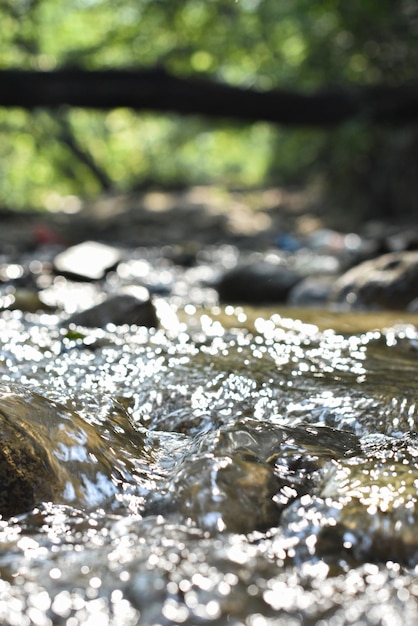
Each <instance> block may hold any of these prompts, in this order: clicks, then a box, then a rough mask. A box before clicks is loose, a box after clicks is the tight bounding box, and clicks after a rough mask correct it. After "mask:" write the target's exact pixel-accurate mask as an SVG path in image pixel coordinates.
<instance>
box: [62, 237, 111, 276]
mask: <svg viewBox="0 0 418 626" xmlns="http://www.w3.org/2000/svg"><path fill="white" fill-rule="evenodd" d="M120 260H121V255H120V251H119V250H118V249H117V248H114V247H112V246H108V245H105V244H102V243H98V242H97V241H84V242H83V243H80V244H78V245H76V246H72V247H71V248H67V249H66V250H64V252H61V253H60V254H57V256H56V257H55V259H54V269H55V271H56V272H57V273H58V274H63V275H64V276H68V277H71V278H75V279H78V280H101V279H102V278H104V277H105V275H106V273H107V272H108V271H109V270H111V269H113V268H114V267H116V265H117V264H118V263H119V261H120Z"/></svg>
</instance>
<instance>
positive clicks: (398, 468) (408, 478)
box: [320, 435, 418, 566]
mask: <svg viewBox="0 0 418 626" xmlns="http://www.w3.org/2000/svg"><path fill="white" fill-rule="evenodd" d="M417 458H418V438H417V437H416V435H412V436H411V435H406V436H404V437H402V439H393V438H390V437H387V438H386V437H383V436H382V437H378V438H377V440H376V441H373V439H372V440H371V441H370V443H368V442H367V441H366V444H365V445H364V456H362V457H352V458H349V459H344V460H339V461H334V462H333V463H332V464H330V465H329V466H328V467H327V468H326V470H325V472H324V474H323V485H322V488H321V490H320V495H321V497H322V498H325V499H328V500H327V502H328V504H327V508H328V517H329V516H330V514H331V512H333V516H334V517H333V519H332V520H330V521H331V522H332V523H331V524H330V525H326V524H325V525H324V532H322V537H321V535H320V549H322V550H324V548H325V551H326V550H327V549H328V548H327V547H326V546H327V544H328V546H332V548H331V549H332V551H335V550H336V549H337V547H336V546H337V545H338V543H340V544H341V545H340V549H341V548H344V549H345V550H346V552H347V553H348V554H351V555H352V556H354V557H355V558H356V559H359V560H361V561H363V560H364V559H367V560H371V561H383V562H386V561H390V560H392V561H395V562H400V563H403V564H406V565H409V566H416V565H417V564H418V536H417V532H416V516H417V511H418V489H417V487H418V480H417V475H416V469H415V468H416V462H417ZM330 500H332V501H333V503H334V507H332V506H330V504H329V503H330Z"/></svg>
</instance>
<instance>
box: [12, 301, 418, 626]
mask: <svg viewBox="0 0 418 626" xmlns="http://www.w3.org/2000/svg"><path fill="white" fill-rule="evenodd" d="M309 315H310V319H307V318H305V321H301V320H300V319H298V316H297V314H296V312H295V311H293V312H291V313H289V312H286V313H284V312H282V314H281V315H280V314H279V313H278V312H272V311H263V312H261V311H250V310H243V309H233V308H232V307H227V308H226V309H222V310H221V309H213V310H198V309H196V308H195V307H188V308H187V307H186V310H183V311H181V312H179V316H178V319H174V322H173V319H172V320H171V325H170V324H167V325H166V327H164V326H163V328H162V329H160V330H145V329H143V328H136V327H117V328H116V327H108V328H107V329H106V330H86V329H76V330H74V329H73V330H70V331H69V330H68V329H66V328H65V327H64V328H60V327H59V325H58V324H57V319H56V318H55V317H54V316H35V315H33V316H30V315H26V316H23V315H22V314H21V313H19V312H15V313H10V314H6V315H4V316H3V318H2V319H1V320H0V331H1V337H2V344H1V349H0V416H1V417H2V420H3V424H4V425H6V426H7V428H10V429H12V428H15V427H16V428H17V427H19V429H20V430H19V433H20V434H19V436H20V438H21V440H23V441H24V445H25V446H26V447H24V448H23V449H24V451H27V450H29V449H30V450H33V449H36V450H37V455H32V456H30V453H29V452H27V454H26V452H25V454H26V456H25V457H24V458H25V459H26V458H30V462H29V461H28V467H29V466H30V467H29V469H30V470H31V472H32V473H31V474H30V475H31V476H33V477H36V475H37V472H38V479H39V476H41V480H38V482H37V483H36V485H35V487H34V495H33V501H30V499H29V500H25V499H23V500H22V506H21V508H22V510H19V511H18V512H17V513H16V515H12V516H11V517H9V516H8V515H7V514H5V515H4V517H3V520H2V521H1V522H0V539H1V543H0V568H1V580H0V621H1V623H4V624H10V625H12V624H13V625H14V624H16V625H17V624H19V626H22V625H25V624H35V625H39V626H43V625H45V626H47V625H48V626H49V625H51V624H66V625H68V626H76V625H77V624H80V625H81V624H83V625H85V624H89V625H93V624H100V625H106V624H108V625H115V626H116V625H121V626H129V625H131V624H132V625H133V624H150V625H151V624H153V625H154V624H155V625H156V624H161V625H169V624H186V625H190V626H195V625H197V624H219V625H221V624H225V625H226V624H228V625H230V624H236V625H238V624H244V625H246V626H270V625H273V624H286V626H287V625H290V626H293V625H299V624H303V625H305V624H312V625H313V624H317V625H321V626H323V625H325V624H332V625H335V626H337V625H340V624H390V625H391V626H394V625H397V624H400V625H401V624H402V626H404V625H405V624H411V625H412V624H415V623H416V621H417V599H418V580H417V571H418V539H417V537H418V534H417V532H416V528H417V516H418V511H417V486H418V471H417V458H418V436H417V434H416V430H417V426H416V421H417V408H416V375H417V365H418V353H417V350H418V332H417V329H416V327H415V325H414V323H413V321H414V320H413V318H412V319H411V318H410V319H409V320H408V323H405V318H403V319H400V320H399V322H400V323H397V321H398V319H397V317H396V316H395V317H394V316H393V315H392V316H391V317H390V318H389V317H384V318H383V317H381V318H377V317H371V316H354V317H353V316H352V315H351V316H349V317H347V316H346V317H344V316H341V315H339V314H335V315H333V314H331V313H327V314H326V317H324V314H321V313H319V312H316V313H310V314H309ZM4 432H6V431H5V430H4ZM10 432H12V431H11V430H10ZM11 436H12V435H10V437H11ZM28 441H29V443H30V445H29V443H27V442H28ZM6 444H7V442H6V441H5V436H3V441H2V453H3V456H4V454H5V452H4V451H5V450H6V448H7V445H6ZM31 446H32V447H31ZM22 454H23V453H22ZM43 454H45V455H46V456H45V458H44V457H43ZM35 457H36V458H38V459H39V458H41V459H42V463H40V464H39V465H36V461H35V460H33V459H34V458H35ZM6 460H7V459H6ZM14 468H17V469H15V471H16V482H15V484H16V485H17V486H18V487H19V486H20V487H21V485H22V484H24V485H26V484H28V483H26V482H22V481H24V480H27V477H26V476H23V474H22V476H21V475H20V474H19V471H18V468H19V466H18V464H16V463H15V465H14ZM7 469H8V471H9V472H10V467H9V465H8V466H7ZM39 472H40V474H39ZM48 477H53V480H52V478H51V479H50V480H49V479H48ZM12 478H13V479H14V478H15V477H14V476H12ZM12 505H13V502H12V503H11V504H10V506H12Z"/></svg>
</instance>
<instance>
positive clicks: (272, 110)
mask: <svg viewBox="0 0 418 626" xmlns="http://www.w3.org/2000/svg"><path fill="white" fill-rule="evenodd" d="M0 106H4V107H23V108H25V109H33V108H37V107H44V108H51V109H56V108H59V107H61V106H71V107H81V108H89V109H105V110H106V109H113V108H118V107H129V108H132V109H134V110H152V111H160V112H174V113H179V114H182V115H190V114H197V115H202V116H206V117H210V118H232V119H235V120H240V121H246V122H253V121H265V122H271V123H274V124H283V125H289V126H292V125H294V126H317V127H327V126H334V125H338V124H342V123H344V122H347V121H350V120H354V119H360V120H363V121H364V122H366V123H369V124H382V123H389V124H407V123H412V122H416V121H417V119H418V86H417V85H404V86H402V85H401V86H394V87H390V86H383V85H381V86H373V87H368V86H363V87H350V88H345V89H338V88H334V89H331V88H329V89H324V90H322V91H318V92H316V93H312V94H304V93H299V92H293V91H288V90H271V91H258V90H256V89H244V88H240V87H234V86H230V85H227V84H224V83H218V82H214V81H210V80H204V79H198V78H178V77H175V76H172V75H170V74H169V73H167V72H166V71H165V70H163V69H160V68H152V69H148V70H140V71H134V70H104V71H84V70H80V69H60V70H56V71H49V72H37V71H20V70H4V71H0Z"/></svg>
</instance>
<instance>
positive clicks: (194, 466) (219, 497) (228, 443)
mask: <svg viewBox="0 0 418 626" xmlns="http://www.w3.org/2000/svg"><path fill="white" fill-rule="evenodd" d="M357 446H358V439H357V438H356V437H355V435H352V434H351V433H346V432H344V431H343V432H341V431H338V432H337V431H335V430H333V429H331V428H327V427H325V426H324V427H319V428H314V427H310V428H308V429H307V428H298V427H296V428H290V427H285V426H273V425H270V424H268V423H263V422H259V421H257V420H251V419H248V420H246V421H245V423H242V424H241V425H240V426H238V425H237V426H235V427H223V428H220V429H217V430H214V431H212V432H209V433H201V434H200V435H198V436H196V437H195V438H194V439H193V441H192V442H191V444H190V445H189V446H188V447H187V449H186V451H185V452H184V453H183V454H182V456H181V458H180V459H179V461H178V462H177V463H176V464H175V465H174V467H173V468H172V471H171V476H170V477H169V479H168V482H167V487H166V496H165V498H164V499H162V500H158V498H157V499H154V500H152V499H151V500H150V502H149V507H150V512H152V513H163V514H169V515H170V514H172V515H177V516H180V518H181V519H182V521H184V519H188V518H189V519H192V520H193V522H194V523H195V524H196V525H197V526H198V527H199V528H202V529H204V530H208V531H210V532H212V533H215V534H216V533H218V532H223V531H227V532H234V533H249V532H252V531H254V530H261V531H262V530H266V529H268V528H271V527H277V526H278V524H279V522H280V516H281V513H282V512H283V510H284V509H285V508H286V507H287V506H289V504H290V503H291V502H293V501H294V500H295V499H297V498H299V497H301V496H302V495H304V494H306V493H308V492H310V491H312V490H313V489H314V487H315V483H314V479H313V477H314V475H315V474H316V473H317V471H318V470H319V468H320V467H321V466H322V465H323V464H324V463H326V461H327V460H329V458H334V457H337V458H339V457H340V456H344V455H345V454H352V453H353V450H355V449H357Z"/></svg>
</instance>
